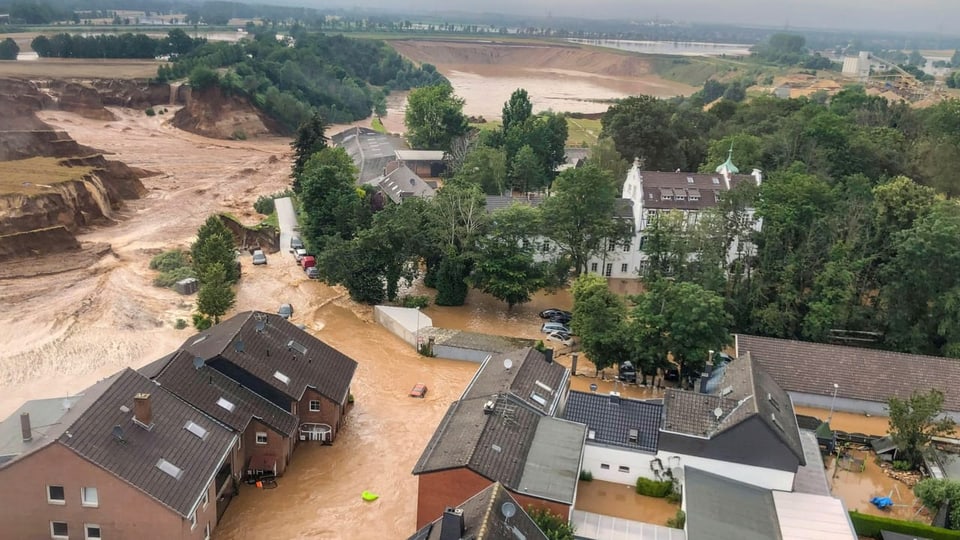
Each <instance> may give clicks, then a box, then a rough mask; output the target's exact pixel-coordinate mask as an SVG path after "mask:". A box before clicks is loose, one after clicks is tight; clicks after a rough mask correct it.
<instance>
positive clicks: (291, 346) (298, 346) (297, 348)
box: [287, 339, 307, 355]
mask: <svg viewBox="0 0 960 540" xmlns="http://www.w3.org/2000/svg"><path fill="white" fill-rule="evenodd" d="M287 349H292V350H294V351H297V352H298V353H300V354H302V355H306V354H307V348H306V347H304V346H303V345H301V344H300V343H297V342H296V341H294V340H292V339H291V340H290V343H287Z"/></svg>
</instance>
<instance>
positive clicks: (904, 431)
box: [887, 388, 956, 467]
mask: <svg viewBox="0 0 960 540" xmlns="http://www.w3.org/2000/svg"><path fill="white" fill-rule="evenodd" d="M887 407H888V409H889V410H890V437H892V438H893V442H894V443H896V445H897V449H898V450H899V451H900V456H901V457H902V458H904V460H905V461H909V462H910V464H911V465H912V466H914V467H919V466H920V465H921V464H922V463H923V453H924V452H925V451H926V449H927V445H929V444H930V441H931V439H932V438H933V437H941V436H944V435H948V434H950V433H952V432H953V428H954V427H955V426H956V424H955V423H954V421H953V419H952V418H950V417H949V416H942V415H943V392H941V391H940V390H937V389H935V388H934V389H931V390H930V391H929V392H927V393H925V394H923V393H920V392H919V391H914V392H913V394H911V395H910V397H909V398H907V399H900V398H897V397H895V396H894V397H891V398H890V399H889V400H888V401H887Z"/></svg>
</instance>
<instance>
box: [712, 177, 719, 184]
mask: <svg viewBox="0 0 960 540" xmlns="http://www.w3.org/2000/svg"><path fill="white" fill-rule="evenodd" d="M713 185H715V186H719V185H720V179H719V178H717V177H716V176H714V177H713Z"/></svg>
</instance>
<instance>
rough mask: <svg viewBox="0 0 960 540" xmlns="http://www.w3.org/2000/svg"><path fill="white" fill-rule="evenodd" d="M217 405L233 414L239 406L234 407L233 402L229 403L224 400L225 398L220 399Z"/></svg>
mask: <svg viewBox="0 0 960 540" xmlns="http://www.w3.org/2000/svg"><path fill="white" fill-rule="evenodd" d="M217 405H219V406H221V407H223V408H224V409H226V410H228V411H230V412H233V409H235V408H236V407H237V406H236V405H234V404H233V403H232V402H230V401H227V400H226V399H224V398H220V399H218V400H217Z"/></svg>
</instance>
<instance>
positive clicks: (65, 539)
mask: <svg viewBox="0 0 960 540" xmlns="http://www.w3.org/2000/svg"><path fill="white" fill-rule="evenodd" d="M54 523H63V524H64V525H65V526H66V527H67V534H56V533H54V532H53V524H54ZM50 538H53V539H55V540H69V538H70V524H69V523H67V522H66V521H51V522H50Z"/></svg>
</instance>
